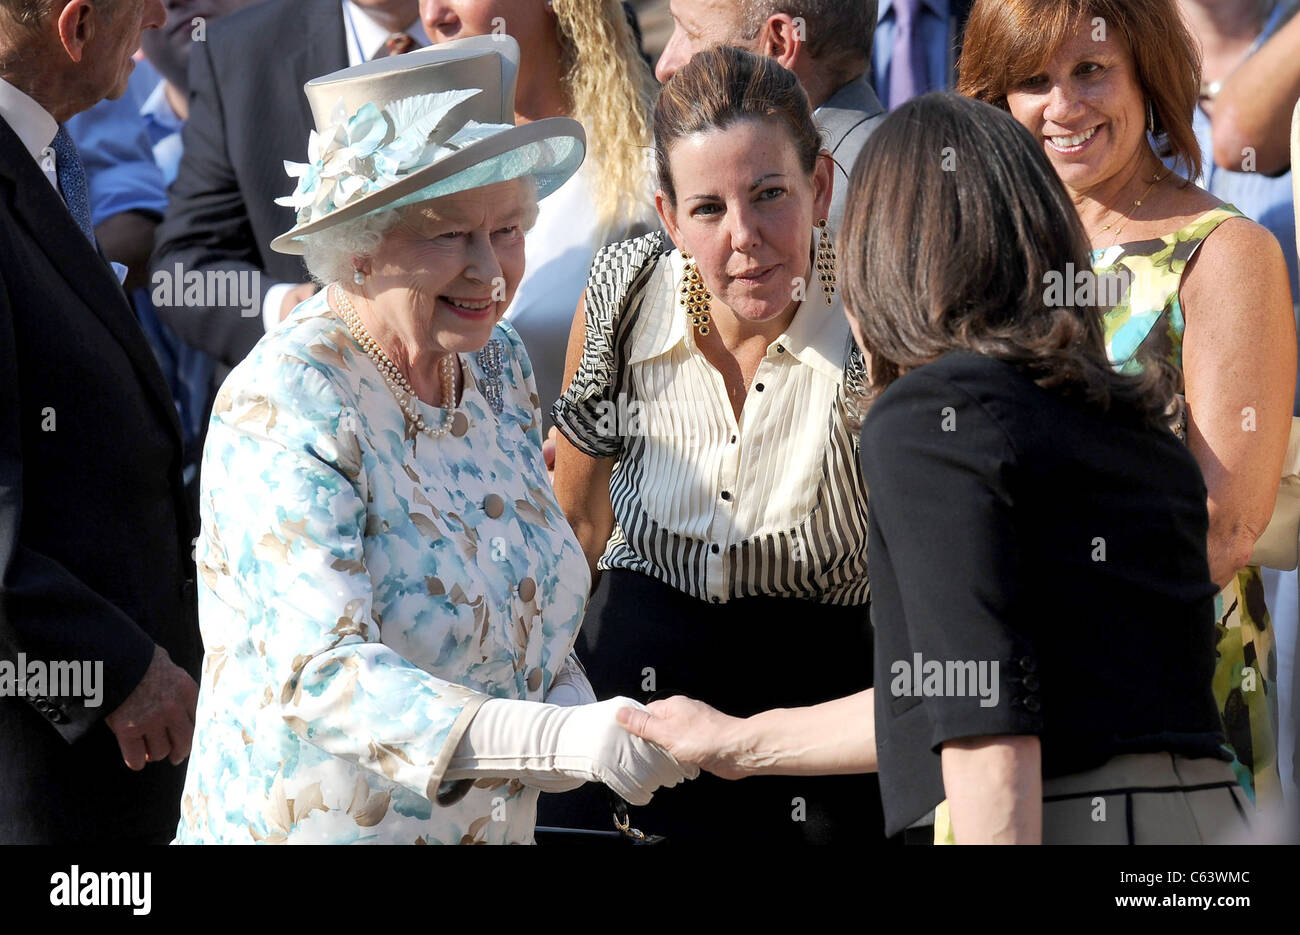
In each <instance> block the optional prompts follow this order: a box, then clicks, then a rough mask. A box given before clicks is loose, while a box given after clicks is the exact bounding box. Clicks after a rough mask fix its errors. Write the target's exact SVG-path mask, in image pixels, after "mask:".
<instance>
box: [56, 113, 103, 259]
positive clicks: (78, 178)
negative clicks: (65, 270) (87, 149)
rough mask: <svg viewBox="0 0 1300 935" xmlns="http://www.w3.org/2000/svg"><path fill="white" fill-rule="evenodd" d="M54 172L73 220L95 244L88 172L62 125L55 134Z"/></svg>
mask: <svg viewBox="0 0 1300 935" xmlns="http://www.w3.org/2000/svg"><path fill="white" fill-rule="evenodd" d="M54 171H55V173H56V174H57V175H58V177H59V191H60V192H61V193H62V194H63V201H64V203H65V204H67V206H68V210H69V211H70V212H72V219H73V220H74V221H76V222H77V226H78V227H80V228H81V232H82V233H83V234H85V235H86V239H87V240H89V241H90V242H91V243H92V244H93V243H94V242H95V228H94V227H93V226H91V223H90V192H89V190H88V189H87V188H86V170H85V168H84V167H83V166H82V164H81V155H80V154H79V153H78V152H77V144H76V143H74V142H72V135H71V134H70V133H68V128H67V127H65V126H63V125H62V124H60V125H59V132H58V133H56V134H54Z"/></svg>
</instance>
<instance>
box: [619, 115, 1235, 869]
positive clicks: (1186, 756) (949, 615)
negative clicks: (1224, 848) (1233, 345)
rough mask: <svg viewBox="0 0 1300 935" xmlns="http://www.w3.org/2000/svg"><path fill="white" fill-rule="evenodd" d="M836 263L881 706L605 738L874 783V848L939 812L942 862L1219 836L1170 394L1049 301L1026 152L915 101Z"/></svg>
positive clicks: (1191, 554)
mask: <svg viewBox="0 0 1300 935" xmlns="http://www.w3.org/2000/svg"><path fill="white" fill-rule="evenodd" d="M868 167H870V171H868ZM844 256H845V257H846V258H851V259H849V260H848V261H847V262H846V263H845V267H846V268H845V269H844V270H843V271H842V272H843V279H844V283H845V306H846V309H847V310H848V315H849V321H850V324H851V326H852V328H853V331H854V335H855V337H856V338H857V341H858V343H859V345H860V346H861V348H862V350H863V353H864V354H865V355H867V357H868V359H869V368H870V373H871V382H872V390H871V392H872V394H873V396H872V398H870V399H867V400H864V404H865V405H866V406H867V412H866V415H865V418H864V420H863V427H862V439H861V444H860V450H861V452H862V465H863V473H864V475H865V477H866V481H867V485H868V489H869V490H870V491H871V524H870V532H869V554H870V556H871V584H872V604H871V618H872V623H873V624H874V627H875V685H876V688H875V689H872V690H870V691H866V692H861V693H859V694H857V695H852V696H849V697H847V698H841V699H839V700H837V701H833V702H828V703H826V704H823V705H817V706H814V707H809V708H801V709H787V710H772V711H767V712H763V713H761V714H757V715H754V716H752V717H749V718H745V719H740V718H732V717H728V716H726V715H724V714H721V713H719V712H717V711H715V710H713V709H712V708H710V707H708V706H707V705H705V704H703V703H701V702H698V701H693V700H690V699H686V698H680V697H679V698H670V699H667V700H666V701H662V702H656V703H654V704H652V705H651V706H650V708H649V711H648V712H639V713H637V714H632V715H631V716H630V717H629V716H627V715H622V716H620V721H621V722H622V723H623V724H624V726H626V727H628V729H629V730H632V731H633V732H634V733H636V734H638V735H639V736H642V737H645V738H651V739H653V740H655V741H657V742H660V743H662V744H664V745H665V747H666V748H667V749H669V750H671V751H672V752H673V754H674V755H675V756H677V757H678V758H679V759H682V760H683V761H689V762H694V763H698V764H699V765H700V766H702V767H704V768H705V769H708V770H710V771H712V772H715V773H717V774H719V775H723V776H730V777H737V778H738V777H740V776H747V775H754V774H761V773H777V774H816V773H823V772H833V773H849V772H861V771H869V770H874V769H877V768H879V770H880V774H881V775H880V787H881V795H882V798H883V799H884V807H885V818H886V833H889V834H893V833H896V832H898V831H899V830H901V829H903V828H905V827H906V826H907V825H908V824H909V823H910V822H912V821H914V820H915V819H917V818H918V817H920V816H921V815H923V814H924V813H926V812H927V811H928V810H930V809H931V808H934V807H935V805H936V804H937V803H939V802H940V800H942V799H944V798H945V796H946V797H947V799H948V801H949V805H950V809H951V820H952V826H953V830H954V832H955V837H956V840H957V841H959V842H961V843H967V842H1023V843H1036V842H1040V841H1041V842H1045V843H1051V842H1069V843H1085V842H1096V843H1147V842H1166V843H1174V842H1182V843H1196V842H1203V841H1207V840H1210V839H1211V838H1212V837H1213V836H1214V835H1215V834H1217V833H1219V832H1220V831H1222V830H1225V829H1230V828H1231V827H1232V826H1234V825H1235V826H1236V827H1240V826H1241V823H1242V822H1244V817H1243V811H1242V804H1241V803H1242V802H1243V801H1244V795H1242V793H1241V790H1240V788H1239V786H1238V785H1237V783H1236V781H1235V779H1234V775H1233V772H1232V770H1231V768H1230V767H1229V765H1228V763H1227V762H1226V759H1225V758H1226V756H1227V754H1225V753H1224V752H1223V750H1222V746H1221V745H1222V742H1223V730H1222V726H1221V724H1220V723H1219V718H1218V714H1217V711H1216V709H1215V704H1214V697H1213V694H1212V692H1211V688H1210V676H1211V673H1212V671H1213V669H1214V621H1213V608H1214V596H1215V593H1216V591H1217V588H1216V587H1215V585H1214V584H1213V582H1212V581H1211V579H1210V572H1209V564H1208V561H1207V559H1206V549H1205V535H1206V530H1207V526H1208V517H1207V512H1206V506H1205V499H1204V498H1205V485H1204V482H1203V481H1202V479H1201V475H1200V472H1199V470H1198V469H1197V466H1196V462H1195V460H1194V459H1193V458H1192V456H1191V454H1190V453H1189V452H1188V451H1187V448H1186V447H1185V446H1184V445H1183V444H1182V443H1181V442H1179V441H1178V439H1177V438H1176V437H1175V436H1174V434H1173V433H1172V432H1171V431H1170V430H1169V428H1168V418H1167V413H1168V411H1169V407H1170V404H1171V402H1172V400H1173V390H1174V374H1173V373H1172V371H1171V369H1170V368H1166V367H1162V366H1154V367H1152V368H1149V369H1148V370H1147V371H1145V372H1144V373H1143V374H1141V375H1136V376H1130V375H1123V374H1120V373H1117V372H1115V370H1114V369H1113V368H1112V367H1111V366H1110V363H1109V360H1108V358H1107V356H1106V347H1105V342H1104V333H1103V330H1102V323H1101V316H1100V312H1099V310H1098V309H1097V308H1095V307H1093V306H1090V305H1083V304H1067V303H1059V304H1058V303H1055V302H1050V301H1049V294H1048V293H1047V292H1046V290H1045V285H1050V284H1052V283H1053V282H1054V281H1055V280H1056V278H1057V277H1069V278H1070V280H1071V282H1075V281H1076V280H1075V273H1076V271H1079V270H1082V271H1087V270H1088V269H1089V267H1088V265H1087V259H1088V242H1087V240H1086V238H1085V236H1084V233H1083V230H1082V228H1081V227H1080V225H1079V222H1078V219H1077V216H1076V215H1075V213H1074V211H1073V210H1072V206H1071V204H1070V201H1069V199H1068V197H1067V196H1066V193H1065V190H1064V188H1063V187H1062V186H1061V183H1060V181H1059V180H1058V179H1057V177H1056V175H1055V173H1054V172H1053V171H1052V167H1051V165H1050V164H1049V163H1048V161H1047V159H1046V158H1045V157H1044V156H1043V154H1042V152H1041V151H1040V150H1039V149H1038V147H1037V146H1036V145H1035V144H1034V141H1033V139H1032V138H1031V137H1030V136H1029V135H1028V133H1027V132H1026V131H1025V129H1024V128H1023V127H1021V126H1020V125H1019V124H1017V123H1016V122H1015V121H1014V120H1013V119H1012V118H1011V117H1010V116H1009V115H1008V114H1006V113H1005V112H1002V111H999V110H997V109H995V108H992V107H990V106H988V105H985V104H980V103H978V102H975V101H969V100H963V99H960V98H957V97H955V96H953V95H927V96H925V97H922V98H919V99H916V100H914V101H911V102H909V103H907V104H906V105H904V106H903V107H901V108H900V109H899V110H897V111H895V112H894V113H893V114H892V115H891V116H890V117H889V118H888V119H887V120H886V121H885V122H884V123H883V124H882V125H881V126H880V128H879V129H877V130H876V132H875V134H874V135H873V136H872V138H871V140H870V141H869V142H868V144H867V147H866V150H865V151H864V152H863V154H862V157H861V158H860V159H859V161H858V164H857V167H856V169H855V171H854V174H853V179H852V191H851V193H850V195H849V205H848V210H847V213H846V219H845V251H844ZM955 258H960V262H954V259H955ZM1117 646H1123V647H1124V651H1121V652H1117V651H1116V647H1117ZM871 725H874V730H873V729H872V727H871ZM1117 790H1118V791H1117ZM1099 798H1100V799H1101V800H1102V802H1103V803H1104V804H1099V803H1098V799H1099ZM1099 809H1100V810H1102V811H1103V812H1104V815H1103V817H1105V818H1106V820H1105V821H1100V820H1098V814H1099Z"/></svg>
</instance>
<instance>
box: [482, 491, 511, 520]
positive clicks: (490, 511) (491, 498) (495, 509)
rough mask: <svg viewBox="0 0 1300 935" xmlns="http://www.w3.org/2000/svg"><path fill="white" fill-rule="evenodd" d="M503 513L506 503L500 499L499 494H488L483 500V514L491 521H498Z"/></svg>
mask: <svg viewBox="0 0 1300 935" xmlns="http://www.w3.org/2000/svg"><path fill="white" fill-rule="evenodd" d="M505 511H506V502H505V501H504V500H502V499H501V495H500V494H495V493H490V494H488V495H487V496H486V497H484V498H483V512H484V513H486V514H487V515H488V516H490V517H492V519H500V518H501V514H502V513H504V512H505Z"/></svg>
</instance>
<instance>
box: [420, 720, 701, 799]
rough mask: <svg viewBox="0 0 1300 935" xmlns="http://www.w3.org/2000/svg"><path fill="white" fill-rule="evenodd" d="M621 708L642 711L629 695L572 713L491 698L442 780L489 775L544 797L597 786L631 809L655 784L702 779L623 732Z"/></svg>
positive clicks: (659, 750)
mask: <svg viewBox="0 0 1300 935" xmlns="http://www.w3.org/2000/svg"><path fill="white" fill-rule="evenodd" d="M626 707H631V708H637V709H638V710H642V711H644V710H645V706H644V705H640V704H638V703H637V702H635V701H633V700H632V699H630V698H611V699H609V700H608V701H601V702H598V703H596V704H585V705H578V706H577V707H573V708H561V707H558V706H557V705H552V704H540V703H538V702H536V701H510V700H507V699H504V698H490V699H488V700H487V701H485V702H483V705H482V706H481V707H480V708H479V709H478V711H477V712H476V713H475V715H474V719H473V720H472V721H470V723H469V728H468V729H467V730H466V731H465V734H464V736H462V737H461V741H460V743H459V745H457V747H456V752H455V753H454V754H453V755H452V759H451V763H450V765H448V767H447V771H446V772H445V773H444V774H443V781H444V782H446V781H450V780H457V779H481V778H484V777H488V776H491V777H497V778H504V779H518V780H520V781H521V782H523V783H524V784H525V785H529V786H532V787H534V788H537V789H541V790H542V791H543V792H568V791H569V790H571V789H576V788H577V787H578V786H580V785H582V783H583V782H602V783H604V784H605V785H607V786H609V787H610V788H611V789H613V790H614V791H615V792H617V793H618V794H619V795H620V796H622V797H623V798H624V799H626V800H627V801H628V802H630V803H631V804H633V805H645V804H646V803H647V802H649V801H650V796H651V795H652V794H653V793H654V791H655V790H656V789H658V788H659V787H660V786H675V785H677V783H679V782H681V781H682V780H683V779H694V778H695V777H696V776H698V775H699V774H700V771H699V767H696V766H682V765H681V764H680V763H678V762H677V761H676V760H675V759H673V758H672V756H670V755H669V754H668V753H666V752H665V751H664V750H663V749H662V748H661V747H659V746H657V745H655V744H652V743H650V742H648V741H645V740H642V739H641V738H639V737H636V736H634V735H632V734H629V733H628V732H627V731H626V730H624V729H623V728H622V726H621V725H620V724H619V723H618V720H617V719H616V717H615V715H616V713H617V712H618V710H619V709H620V708H626Z"/></svg>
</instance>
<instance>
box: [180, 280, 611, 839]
mask: <svg viewBox="0 0 1300 935" xmlns="http://www.w3.org/2000/svg"><path fill="white" fill-rule="evenodd" d="M461 361H462V364H463V370H464V373H465V389H464V394H463V397H462V401H461V405H460V407H459V409H458V410H457V413H456V417H455V421H454V423H453V426H452V431H451V432H450V433H449V434H448V435H446V436H444V437H443V438H440V439H431V438H428V437H427V436H424V435H422V434H419V433H418V432H416V431H415V429H414V427H413V425H412V424H411V423H410V422H409V421H408V420H407V419H406V417H405V415H404V413H403V412H402V410H401V409H400V408H399V406H398V404H397V401H396V400H395V399H394V397H393V395H392V393H391V391H390V390H389V388H388V386H387V385H386V384H385V382H384V380H383V379H382V378H381V376H380V374H379V371H378V370H377V369H376V367H375V366H374V364H373V363H372V362H371V360H370V358H368V357H367V356H366V354H365V353H364V351H362V350H361V348H360V346H359V345H357V344H356V342H355V341H354V340H353V339H352V337H351V335H350V334H349V333H348V331H347V329H346V327H344V325H343V324H342V322H341V321H340V320H339V319H338V318H337V317H336V316H335V315H334V313H332V312H331V311H330V309H329V306H328V304H327V302H326V299H325V290H322V291H321V292H320V293H317V295H316V296H315V297H313V298H312V299H309V300H308V301H307V302H305V303H303V305H301V306H299V307H298V309H297V310H295V312H294V314H293V315H292V316H291V317H290V318H289V319H288V320H287V321H286V322H285V323H284V324H282V325H281V326H280V327H279V328H277V329H275V330H273V331H272V332H271V333H269V334H267V335H266V337H264V338H263V339H262V340H261V341H260V342H259V343H258V345H257V347H255V348H254V350H253V352H252V353H251V354H250V355H249V357H248V358H247V359H246V360H245V361H244V362H243V363H241V364H240V365H239V366H238V367H236V368H235V370H234V371H233V372H232V373H231V374H230V376H229V378H228V379H227V380H226V382H225V384H224V385H223V386H222V388H221V391H220V393H219V394H218V396H217V400H216V405H215V408H214V410H213V414H212V421H211V425H210V429H209V432H208V438H207V445H206V448H205V450H204V456H203V468H202V482H201V483H202V494H201V514H202V526H203V529H202V535H201V536H200V538H199V541H198V546H197V550H196V557H197V562H198V570H199V577H200V584H199V613H200V626H201V629H202V633H203V642H204V647H205V650H206V655H205V657H204V664H203V674H202V680H201V684H200V693H199V705H198V716H197V722H196V727H195V736H194V746H193V752H192V754H191V758H190V764H189V770H188V774H187V777H186V784H185V792H184V795H183V798H182V803H181V821H180V825H179V828H178V830H177V841H178V842H179V843H207V842H213V843H215V842H221V843H251V842H269V843H281V842H293V843H354V842H358V843H359V842H366V843H372V842H379V843H398V842H405V843H417V844H418V843H458V842H459V843H506V842H529V841H531V840H532V833H533V825H534V823H535V811H536V802H537V792H536V791H535V790H532V789H529V788H526V787H524V786H522V785H520V784H519V783H518V782H517V781H506V780H481V781H479V782H478V783H476V784H475V785H474V787H473V788H472V789H471V790H470V791H469V793H468V794H467V795H465V797H464V798H463V799H461V800H460V801H459V802H456V803H454V804H452V805H450V806H440V805H436V804H434V801H433V799H434V794H435V793H436V791H437V789H438V786H439V783H440V782H441V777H442V774H443V772H444V771H445V769H446V768H447V764H448V762H449V760H450V758H451V756H452V752H453V751H454V750H455V748H456V745H457V743H458V742H459V740H460V738H461V735H462V734H463V732H464V731H465V728H466V726H467V725H468V723H469V721H470V719H471V718H472V717H473V715H474V713H475V711H476V710H477V708H478V706H479V705H480V704H481V703H482V702H483V701H484V700H486V699H487V698H488V697H498V698H515V699H526V700H530V701H540V700H542V699H543V698H544V697H545V695H546V693H547V691H548V690H549V689H550V686H551V684H552V682H553V681H554V679H555V677H556V675H557V673H558V672H559V670H560V668H561V667H562V666H563V665H564V664H565V660H566V657H567V656H568V654H569V653H570V652H571V650H572V646H573V642H574V639H575V637H576V634H577V629H578V625H579V622H580V620H581V614H582V611H583V606H584V604H585V601H586V595H587V592H588V587H589V583H590V575H589V572H588V570H587V563H586V560H585V559H584V557H583V554H582V550H581V548H580V547H579V544H578V542H577V539H576V538H575V537H574V534H573V532H572V530H571V529H570V528H569V525H568V523H567V522H566V521H565V519H564V516H563V514H562V513H561V512H560V508H559V505H558V504H557V503H556V500H555V497H554V494H553V493H552V491H551V487H550V483H549V481H548V479H547V474H546V468H545V465H544V463H543V460H542V455H541V436H540V428H539V426H540V419H539V412H538V407H537V394H536V390H535V387H534V383H533V377H532V367H531V365H530V363H529V361H528V357H527V355H526V353H525V351H524V347H523V345H522V343H521V342H520V340H519V338H518V336H517V335H516V334H515V332H514V331H513V329H511V328H510V326H509V325H506V324H499V325H498V326H497V327H496V329H495V330H494V332H493V340H492V341H490V342H489V344H488V347H487V348H486V349H485V351H483V352H480V353H479V354H476V355H462V356H461ZM494 403H495V406H494ZM424 417H425V421H426V422H428V423H429V424H437V423H438V420H439V417H440V413H439V412H438V411H437V410H434V409H431V408H428V407H426V411H425V412H424Z"/></svg>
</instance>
